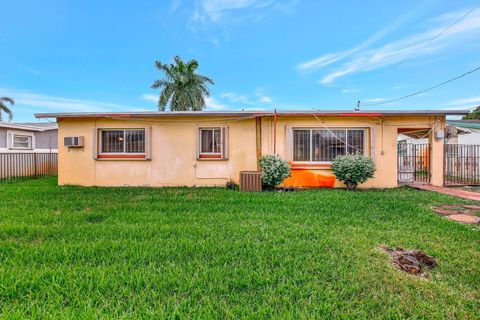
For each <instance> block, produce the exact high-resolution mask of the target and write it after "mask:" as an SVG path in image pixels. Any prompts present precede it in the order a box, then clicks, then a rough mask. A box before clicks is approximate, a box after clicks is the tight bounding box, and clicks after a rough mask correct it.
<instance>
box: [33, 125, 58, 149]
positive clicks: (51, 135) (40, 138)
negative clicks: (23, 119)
mask: <svg viewBox="0 0 480 320" xmlns="http://www.w3.org/2000/svg"><path fill="white" fill-rule="evenodd" d="M57 140H58V130H56V129H55V130H47V131H41V132H35V149H57V148H58V141H57Z"/></svg>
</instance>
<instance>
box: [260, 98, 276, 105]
mask: <svg viewBox="0 0 480 320" xmlns="http://www.w3.org/2000/svg"><path fill="white" fill-rule="evenodd" d="M259 101H260V103H263V104H272V103H273V100H272V98H270V97H269V96H261V97H260V99H259Z"/></svg>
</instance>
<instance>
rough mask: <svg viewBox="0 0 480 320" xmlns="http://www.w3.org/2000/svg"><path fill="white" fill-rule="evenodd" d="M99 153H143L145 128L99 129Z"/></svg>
mask: <svg viewBox="0 0 480 320" xmlns="http://www.w3.org/2000/svg"><path fill="white" fill-rule="evenodd" d="M99 133H100V139H99V141H100V147H99V153H100V155H102V154H107V155H108V154H112V155H115V154H116V155H121V154H127V155H132V154H140V155H142V154H145V129H143V128H142V129H100V131H99Z"/></svg>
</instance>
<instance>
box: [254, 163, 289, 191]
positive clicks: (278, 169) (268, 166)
mask: <svg viewBox="0 0 480 320" xmlns="http://www.w3.org/2000/svg"><path fill="white" fill-rule="evenodd" d="M258 164H259V166H260V168H262V183H263V185H264V186H265V187H266V188H267V189H273V188H275V187H276V186H277V185H279V184H280V183H282V182H283V180H285V179H286V178H288V177H290V165H289V164H288V162H287V161H285V160H283V159H282V158H281V157H280V156H279V155H276V156H274V155H267V156H263V157H261V158H260V160H259V161H258Z"/></svg>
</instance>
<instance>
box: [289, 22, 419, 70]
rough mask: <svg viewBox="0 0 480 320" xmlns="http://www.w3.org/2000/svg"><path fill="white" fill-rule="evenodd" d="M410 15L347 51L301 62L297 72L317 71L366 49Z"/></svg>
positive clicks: (400, 24)
mask: <svg viewBox="0 0 480 320" xmlns="http://www.w3.org/2000/svg"><path fill="white" fill-rule="evenodd" d="M411 15H412V13H409V14H407V15H403V16H401V17H399V18H398V19H396V20H395V21H394V22H393V23H392V24H390V25H389V26H387V27H385V28H383V29H382V30H380V31H378V32H376V33H375V34H374V35H372V36H371V37H369V38H367V40H365V41H363V42H362V43H360V44H359V45H357V46H355V47H353V48H350V49H348V50H344V51H340V52H335V53H328V54H325V55H322V56H320V57H318V58H315V59H312V60H309V61H306V62H302V63H300V64H298V65H297V66H296V69H297V71H299V72H302V73H306V72H312V71H315V70H319V69H321V68H323V67H326V66H328V65H331V64H333V63H335V62H338V61H340V60H343V59H345V58H348V57H350V56H352V55H353V54H355V53H357V52H359V51H361V50H363V49H366V48H368V47H369V46H370V45H372V44H373V43H375V42H377V41H378V40H380V39H382V38H384V37H385V36H387V35H389V34H390V33H392V32H394V31H396V30H397V29H399V28H400V27H401V26H402V25H403V24H405V22H406V21H407V20H408V19H409V18H410V16H411Z"/></svg>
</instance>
